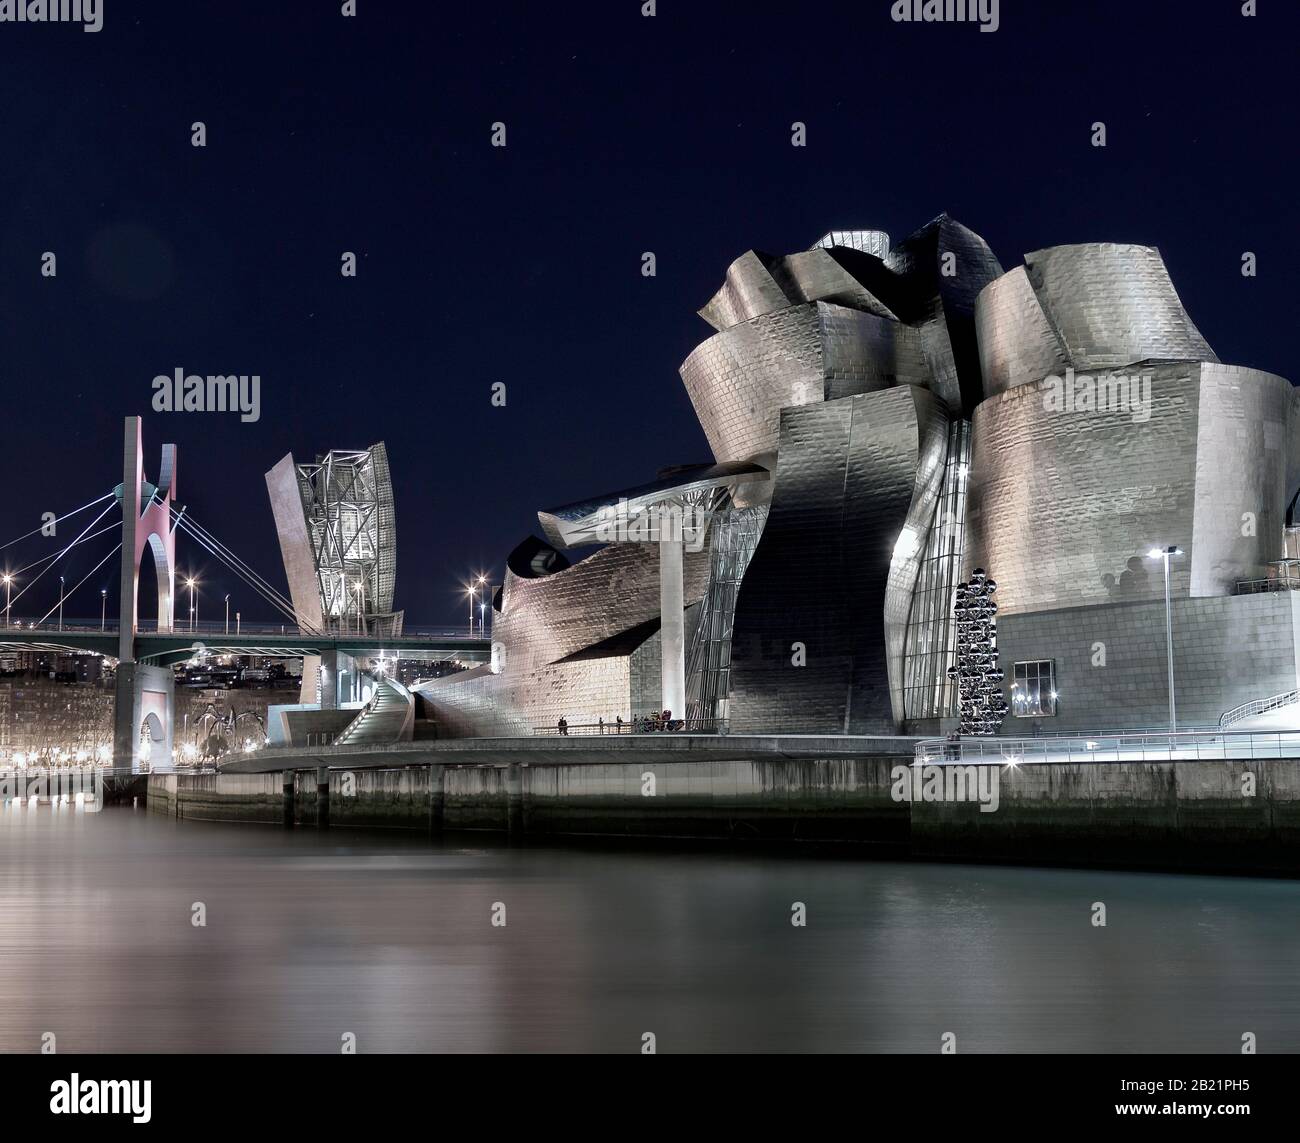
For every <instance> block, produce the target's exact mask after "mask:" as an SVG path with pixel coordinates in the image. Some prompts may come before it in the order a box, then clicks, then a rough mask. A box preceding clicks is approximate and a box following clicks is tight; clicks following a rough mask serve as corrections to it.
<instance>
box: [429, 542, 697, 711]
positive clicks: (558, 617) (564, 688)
mask: <svg viewBox="0 0 1300 1143" xmlns="http://www.w3.org/2000/svg"><path fill="white" fill-rule="evenodd" d="M683 564H684V566H683V579H684V594H685V598H686V602H687V604H688V605H689V604H694V603H696V602H698V601H699V599H700V597H701V596H702V595H703V594H704V589H705V585H706V582H707V579H708V572H709V549H708V546H707V545H705V546H704V548H703V549H702V550H700V551H698V552H686V553H684V556H683ZM658 628H659V555H658V552H657V550H656V545H654V544H637V543H628V544H610V545H609V546H608V547H605V548H602V549H600V550H599V551H597V552H595V553H593V554H592V555H590V556H588V557H587V558H586V559H585V560H582V561H580V562H578V563H576V564H573V565H572V566H570V567H565V568H561V569H559V570H557V571H554V572H551V573H550V574H546V575H543V576H541V577H540V578H530V579H525V578H522V577H520V576H518V575H516V574H515V573H514V572H513V571H507V573H506V580H505V584H504V587H503V590H502V596H501V609H500V613H499V614H498V615H497V616H496V618H495V620H494V622H493V625H492V643H493V650H494V655H493V665H492V668H490V669H476V670H473V671H467V672H465V673H463V674H458V675H450V676H447V677H445V678H441V679H436V680H434V681H432V682H430V683H427V684H425V685H424V686H422V687H420V688H419V690H418V693H419V695H420V697H421V699H422V700H423V702H424V703H425V704H426V705H427V706H429V707H431V708H432V711H433V714H434V717H435V718H436V719H437V721H438V724H439V728H440V732H441V733H444V734H447V735H449V736H471V735H491V734H530V733H532V730H533V728H535V727H553V726H555V725H556V723H557V722H558V721H559V719H560V718H561V717H563V718H565V719H567V720H568V722H569V723H570V724H572V725H574V726H578V725H581V724H584V723H592V724H594V723H596V721H597V720H598V719H601V718H603V719H604V720H605V722H606V723H609V724H613V722H614V720H615V719H616V718H617V717H619V716H622V718H623V720H624V721H625V722H626V721H628V720H629V719H630V718H631V717H633V716H634V715H641V714H647V713H649V712H650V710H652V709H656V710H657V709H658V694H657V692H654V688H653V686H649V685H647V684H646V679H647V677H649V678H651V679H653V678H657V676H658V662H659V639H658ZM652 692H654V693H653V698H650V697H649V696H650V695H651V693H652ZM647 703H648V705H646V704H647Z"/></svg>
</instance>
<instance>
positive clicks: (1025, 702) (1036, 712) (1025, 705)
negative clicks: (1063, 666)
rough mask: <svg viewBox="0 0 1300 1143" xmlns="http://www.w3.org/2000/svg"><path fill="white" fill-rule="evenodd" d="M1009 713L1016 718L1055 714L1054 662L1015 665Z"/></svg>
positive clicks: (1046, 660) (1040, 660)
mask: <svg viewBox="0 0 1300 1143" xmlns="http://www.w3.org/2000/svg"><path fill="white" fill-rule="evenodd" d="M1011 713H1012V714H1013V715H1015V716H1016V717H1017V718H1042V717H1044V716H1051V715H1054V714H1056V662H1055V660H1053V659H1038V660H1035V661H1033V662H1029V663H1017V664H1016V666H1015V672H1014V675H1013V677H1012V681H1011Z"/></svg>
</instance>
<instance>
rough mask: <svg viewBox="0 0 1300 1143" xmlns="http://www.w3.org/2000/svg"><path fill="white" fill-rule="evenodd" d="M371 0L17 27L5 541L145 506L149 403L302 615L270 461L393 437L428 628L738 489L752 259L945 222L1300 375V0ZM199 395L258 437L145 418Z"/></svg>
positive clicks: (6, 264)
mask: <svg viewBox="0 0 1300 1143" xmlns="http://www.w3.org/2000/svg"><path fill="white" fill-rule="evenodd" d="M340 2H341V0H340ZM340 2H335V0H314V2H310V3H309V2H306V0H277V2H275V3H263V2H258V3H253V2H247V3H228V2H221V3H218V2H202V0H183V2H182V0H167V2H157V3H146V2H143V0H141V2H133V0H104V4H105V19H104V29H103V31H102V32H100V33H98V34H93V35H92V34H86V33H84V32H82V31H81V30H80V29H79V28H77V27H73V26H61V25H57V24H51V25H28V24H21V25H16V24H0V107H2V108H3V110H2V111H0V155H3V160H2V161H0V392H2V393H3V399H4V413H5V424H6V427H7V429H8V432H7V433H6V434H5V444H6V448H5V462H6V470H7V471H6V480H7V486H8V492H7V494H6V495H5V496H4V497H3V501H2V502H0V542H2V541H3V540H6V539H8V538H10V537H12V536H15V535H17V534H19V533H21V532H25V531H27V530H29V529H30V528H33V527H36V526H37V525H38V524H39V517H40V513H41V512H43V511H47V510H48V511H56V512H60V511H64V510H66V509H68V508H71V507H75V506H76V505H79V504H81V503H83V502H84V501H86V500H89V499H91V498H92V497H93V496H95V495H98V494H100V493H101V492H104V491H107V490H108V489H110V488H111V487H112V486H113V485H114V484H116V483H117V481H118V480H119V479H120V463H121V462H120V454H119V450H120V436H121V419H122V417H123V416H124V415H126V414H128V413H143V414H145V415H146V421H145V424H146V440H147V448H148V452H149V454H150V456H151V458H155V459H151V460H150V461H149V466H150V467H151V468H154V469H156V455H157V449H158V446H159V445H161V443H162V442H163V441H164V440H168V441H175V442H176V444H177V445H178V447H179V450H180V460H179V465H178V468H179V478H180V479H179V499H180V501H181V502H182V503H186V504H188V505H189V506H190V507H191V510H192V511H193V512H194V513H195V515H196V516H197V517H198V519H199V520H201V521H202V522H203V523H205V524H206V525H207V526H208V527H209V528H210V529H212V530H213V531H214V532H215V533H216V534H217V535H218V536H219V537H221V538H222V539H224V540H226V541H227V542H228V543H230V544H231V546H232V547H234V548H235V549H236V550H237V551H239V552H240V553H241V555H243V556H244V557H245V558H246V559H247V560H248V561H249V562H250V563H252V564H253V565H254V566H255V567H257V568H258V569H259V570H261V571H262V572H263V574H265V575H267V576H268V577H269V578H271V579H272V580H273V581H274V582H276V583H278V584H280V585H283V573H282V571H281V569H280V562H279V553H278V549H277V547H276V544H275V538H274V531H273V527H272V521H271V514H270V509H269V506H268V503H267V499H266V491H265V485H264V482H263V473H264V472H265V470H266V469H268V468H269V467H270V466H271V465H272V464H273V463H274V462H275V461H276V460H278V459H279V458H280V457H281V456H282V455H283V454H284V453H285V452H287V451H289V450H290V449H292V450H293V451H294V452H295V453H296V454H298V456H299V457H300V458H309V457H310V456H312V455H313V454H314V453H315V452H316V451H317V450H322V451H323V450H325V449H328V448H331V447H335V448H348V447H361V446H364V445H366V444H369V443H370V442H371V441H373V440H376V439H384V440H386V441H387V442H388V446H389V451H390V455H391V459H392V466H393V476H394V483H395V487H396V496H397V522H398V552H399V568H398V580H397V593H398V598H397V605H398V606H404V607H405V608H406V609H407V618H408V622H409V623H441V622H456V621H462V615H463V612H462V607H461V605H460V603H459V602H458V599H459V597H458V596H457V595H456V594H455V591H454V589H455V586H456V583H457V581H458V580H459V579H461V578H463V577H464V576H465V575H467V574H468V573H469V572H471V571H473V570H476V569H478V568H479V567H480V566H481V567H483V568H485V569H487V568H492V569H494V570H495V571H496V573H497V574H498V575H499V574H500V571H501V569H502V567H503V563H504V557H505V554H506V553H507V552H508V551H509V549H510V548H511V547H512V546H513V545H514V544H515V543H516V542H518V540H520V539H521V538H522V537H523V536H524V535H525V534H526V533H527V532H529V531H531V530H535V527H536V520H535V516H534V512H535V510H536V509H537V508H539V507H546V506H550V505H553V504H557V503H563V502H566V501H569V500H572V499H576V498H578V497H580V496H583V495H586V494H589V493H596V492H600V491H605V490H609V489H614V488H618V487H623V486H626V485H633V484H637V483H641V482H643V481H645V480H647V479H649V478H651V477H652V476H653V475H654V473H655V471H656V470H657V469H658V468H660V467H662V466H664V465H668V464H675V463H686V462H692V461H698V460H702V459H708V457H709V452H708V448H707V446H706V444H705V440H704V436H703V434H702V433H701V432H700V430H699V428H698V425H697V423H696V421H695V418H694V415H693V413H692V411H691V407H690V403H689V401H688V400H687V398H686V395H685V392H684V390H683V388H682V385H681V382H680V380H679V378H678V376H677V367H678V365H679V364H680V363H681V361H682V359H683V358H684V357H685V356H686V355H687V354H688V353H689V352H690V350H691V349H692V348H693V347H694V346H695V344H697V343H698V342H699V341H701V340H703V339H704V337H705V336H706V335H707V334H708V333H709V332H710V330H709V328H708V327H707V326H706V325H705V324H704V322H703V321H702V320H700V319H699V318H698V317H696V316H695V313H694V311H695V310H696V309H697V308H698V307H699V306H700V305H702V304H703V303H704V302H705V301H707V299H708V298H709V296H710V295H711V294H712V293H713V291H714V290H715V289H716V288H717V286H718V284H719V283H720V281H721V279H722V275H723V273H724V271H725V269H726V266H727V265H728V263H729V262H730V261H731V260H732V259H733V258H735V257H736V256H737V255H738V254H740V253H742V252H743V251H744V250H746V249H748V248H750V247H757V248H759V249H766V250H770V251H773V252H776V253H788V252H790V251H793V250H797V249H801V248H804V247H806V246H808V245H809V244H810V243H811V242H812V241H813V240H814V239H816V238H817V237H818V235H820V234H821V233H823V232H824V231H825V230H827V229H830V228H853V227H877V228H881V229H885V230H888V231H889V232H890V233H891V234H892V235H893V237H894V239H895V241H897V240H899V239H901V238H902V237H904V236H905V235H906V234H907V233H908V232H910V231H911V230H913V229H915V228H917V227H919V226H920V225H922V224H923V223H925V222H926V221H928V220H929V219H930V218H932V217H933V216H934V215H936V214H938V213H939V212H940V211H942V210H948V211H949V212H950V213H951V214H953V215H954V216H955V217H956V218H958V219H960V220H961V221H962V222H964V223H966V224H967V225H968V226H970V227H972V228H973V229H974V230H976V231H977V232H979V233H980V234H982V235H983V236H984V237H985V238H986V239H987V240H988V241H989V243H990V244H991V245H992V247H993V249H994V251H995V252H996V253H997V254H998V256H999V258H1000V259H1001V261H1002V263H1003V265H1004V266H1005V267H1008V268H1010V267H1011V266H1013V265H1015V264H1017V263H1018V262H1019V261H1020V259H1021V257H1022V255H1023V254H1024V253H1025V252H1026V251H1029V250H1034V249H1038V248H1040V247H1042V246H1048V245H1054V244H1060V243H1068V242H1081V241H1095V240H1115V241H1126V242H1138V243H1144V244H1149V245H1156V246H1159V247H1160V248H1161V250H1162V251H1163V253H1164V256H1165V259H1166V261H1167V263H1168V265H1169V267H1170V270H1171V272H1172V274H1173V277H1174V282H1175V285H1176V286H1177V287H1178V289H1179V291H1180V293H1181V295H1182V297H1183V300H1184V302H1185V303H1186V305H1187V307H1188V309H1189V310H1190V312H1191V314H1192V316H1193V318H1194V320H1195V321H1196V322H1197V324H1198V325H1199V326H1200V328H1201V330H1202V332H1203V333H1204V334H1205V335H1206V337H1207V338H1208V339H1209V341H1210V343H1211V344H1212V345H1213V346H1214V347H1215V349H1216V350H1217V351H1218V353H1219V355H1220V357H1222V358H1223V359H1224V360H1225V361H1229V362H1233V363H1237V364H1245V365H1251V366H1256V367H1259V368H1263V369H1269V370H1272V371H1274V372H1277V373H1281V374H1282V375H1283V376H1288V377H1290V378H1291V379H1292V380H1293V381H1294V380H1297V379H1300V370H1297V368H1296V362H1295V359H1294V354H1293V352H1292V349H1293V346H1294V344H1295V327H1296V324H1297V320H1296V315H1295V312H1294V305H1293V299H1294V298H1295V296H1296V287H1297V281H1296V278H1297V272H1296V267H1297V265H1298V264H1300V239H1298V238H1297V229H1296V221H1295V211H1294V200H1295V187H1296V172H1295V169H1294V155H1295V152H1296V142H1297V130H1296V126H1297V110H1296V108H1297V100H1296V88H1295V84H1296V44H1297V31H1300V19H1298V13H1297V8H1298V7H1300V6H1297V4H1296V3H1295V2H1294V0H1261V4H1260V7H1261V9H1262V14H1261V15H1260V16H1258V17H1256V18H1254V19H1248V18H1243V17H1242V16H1241V14H1240V4H1239V3H1237V2H1236V0H1222V2H1212V0H1199V2H1196V3H1192V2H1180V3H1173V2H1163V0H1087V2H1086V3H1068V2H1065V0H1052V2H1050V3H1048V2H1046V0H1033V2H1030V0H1003V3H1002V4H1001V29H1000V30H999V31H998V32H997V33H996V34H987V33H981V32H979V31H978V30H977V28H975V27H974V26H970V25H956V26H942V25H934V24H926V25H907V24H895V23H893V22H892V21H891V20H890V19H889V8H890V4H889V3H888V0H854V2H846V3H831V2H826V3H819V2H811V3H803V4H793V3H780V4H778V3H767V2H760V3H742V2H739V0H736V2H732V3H710V2H708V0H689V2H688V0H661V2H660V3H659V14H658V15H657V16H656V17H655V18H653V19H645V18H642V17H641V15H640V0H601V2H600V3H584V4H569V3H559V2H556V3H543V2H540V0H530V2H520V3H487V2H482V3H477V2H476V3H471V4H464V5H459V6H457V5H452V4H450V3H431V2H420V3H416V2H414V0H411V2H398V0H359V15H358V16H357V18H355V19H345V18H343V17H342V16H341V15H340V12H339V9H340ZM456 7H461V8H463V9H464V10H463V11H455V8H456ZM195 120H203V121H204V122H205V123H206V124H207V128H208V146H207V148H206V149H195V148H193V147H191V145H190V124H191V123H192V122H193V121H195ZM495 120H503V121H504V122H505V123H506V124H507V127H508V132H509V134H508V140H509V145H508V147H506V148H505V149H494V148H492V147H491V146H490V145H489V135H490V127H491V124H492V123H493V121H495ZM794 120H802V121H804V122H806V123H807V125H808V139H809V145H808V147H807V148H806V149H796V148H794V147H792V146H791V145H790V125H791V123H792V121H794ZM1095 120H1102V121H1104V122H1105V123H1106V125H1107V129H1108V134H1109V146H1108V147H1107V148H1106V149H1105V150H1099V149H1096V148H1093V147H1092V146H1090V144H1089V134H1090V125H1091V124H1092V123H1093V122H1094V121H1095ZM46 250H52V251H54V252H56V253H57V255H58V258H59V264H58V265H59V273H58V277H57V278H56V279H53V280H47V279H44V278H42V277H41V276H40V273H39V269H40V257H41V254H42V252H43V251H46ZM345 250H352V251H355V252H357V254H358V257H359V259H360V274H359V277H358V278H357V279H355V280H347V279H344V278H342V277H341V276H340V274H339V258H340V255H341V253H342V252H343V251H345ZM647 250H650V251H654V252H655V254H656V255H657V258H658V276H657V277H656V278H653V279H646V278H643V277H642V276H641V273H640V256H641V253H642V252H643V251H647ZM1246 250H1253V251H1255V252H1257V253H1258V255H1259V257H1260V272H1259V277H1258V278H1256V279H1253V280H1251V279H1245V278H1243V277H1242V276H1241V274H1240V268H1239V267H1240V258H1241V254H1242V252H1243V251H1246ZM177 366H183V367H184V368H185V369H186V370H187V371H188V372H196V373H205V374H206V373H249V374H252V373H257V374H260V376H261V378H262V418H261V420H260V421H259V422H257V423H256V424H242V423H240V421H239V419H238V417H237V416H235V415H231V414H219V413H210V414H197V413H190V414H155V413H152V412H150V411H149V403H150V398H151V396H152V390H151V387H150V382H151V380H152V379H153V377H154V376H155V375H156V374H159V373H164V372H171V371H172V370H173V369H174V368H175V367H177ZM497 381H504V382H505V383H506V385H507V387H508V389H507V392H508V404H507V406H506V407H505V408H504V409H502V408H494V407H493V406H492V405H491V403H490V393H491V386H492V384H493V383H494V382H497ZM151 475H152V473H151ZM68 538H70V537H68ZM53 542H54V541H50V540H39V539H38V540H37V541H35V543H34V544H33V542H32V541H28V542H27V543H25V544H24V545H22V546H21V548H11V549H8V550H7V551H5V552H4V553H3V554H2V555H0V560H7V562H8V564H9V566H11V567H14V566H18V565H19V564H21V563H24V562H27V561H30V560H31V559H35V558H38V557H39V556H40V555H43V554H46V553H47V552H48V551H49V550H50V548H49V547H48V546H43V545H50V544H52V543H53ZM113 542H115V541H113ZM182 542H183V541H182ZM110 546H111V543H110V542H109V537H104V538H103V539H102V540H100V541H98V542H97V544H96V545H95V546H94V549H93V554H88V555H87V557H86V558H85V559H83V560H82V561H81V562H80V563H79V564H74V565H73V567H72V570H71V571H70V572H69V573H68V574H69V582H70V583H71V582H73V579H72V577H73V576H74V575H79V574H81V573H84V572H85V571H88V570H89V569H90V567H91V566H93V564H94V562H95V561H96V560H97V559H98V558H99V556H100V555H101V554H103V552H104V551H106V550H107V548H108V547H110ZM190 550H193V549H190ZM181 566H182V568H186V567H189V566H192V567H194V568H195V569H197V570H198V571H200V572H201V574H202V575H203V577H204V579H205V583H206V587H205V591H204V598H205V600H206V602H205V603H204V604H203V605H202V606H203V607H204V608H205V609H206V610H205V612H204V613H203V616H202V617H203V618H217V617H218V612H219V610H220V597H221V595H222V594H223V593H224V592H225V591H227V590H229V591H232V592H233V593H234V597H235V601H236V605H237V606H242V608H243V610H244V613H245V617H246V618H262V617H265V618H270V615H269V609H266V608H264V607H263V606H260V605H258V604H257V603H255V602H254V600H253V598H252V596H251V593H250V592H249V591H248V590H247V589H245V588H243V587H242V586H239V585H237V584H235V583H234V582H233V581H223V579H222V574H221V572H220V570H219V569H218V568H217V567H216V566H215V565H214V564H213V562H212V561H211V559H210V558H207V557H205V558H204V559H201V560H200V559H196V560H195V561H194V562H193V563H192V564H191V563H190V561H188V560H187V559H186V558H185V557H184V556H182V559H181ZM78 568H80V572H78ZM47 578H48V577H47ZM113 581H114V577H106V578H104V580H103V583H102V584H101V583H100V582H99V581H98V580H96V581H95V582H94V583H90V584H87V587H86V589H84V590H85V599H84V602H82V603H81V605H80V606H78V605H74V604H70V605H69V614H80V615H89V614H92V613H94V612H96V611H97V610H98V600H97V599H96V598H94V597H95V596H97V595H98V588H99V587H100V586H108V587H110V595H111V594H112V583H113ZM45 586H46V585H45V584H44V583H42V584H41V585H39V586H38V588H37V589H35V590H34V591H33V593H32V595H30V596H28V597H26V598H25V600H24V604H23V606H22V607H15V614H16V615H17V614H23V615H26V616H30V615H32V614H33V613H34V612H35V613H37V614H39V613H40V612H43V611H44V610H45V609H46V608H47V607H49V606H50V605H51V603H52V602H53V600H54V599H55V598H56V597H57V580H55V581H54V582H53V584H52V585H51V586H50V587H49V589H48V590H47V591H46V592H45V594H44V595H41V596H40V597H39V598H38V599H34V598H33V597H35V596H37V594H38V592H40V591H41V589H43V588H45ZM29 600H30V601H32V602H33V604H35V605H38V606H32V607H28V606H27V601H29Z"/></svg>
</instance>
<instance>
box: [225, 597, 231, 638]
mask: <svg viewBox="0 0 1300 1143" xmlns="http://www.w3.org/2000/svg"><path fill="white" fill-rule="evenodd" d="M226 634H227V635H229V634H230V596H229V595H227V596H226Z"/></svg>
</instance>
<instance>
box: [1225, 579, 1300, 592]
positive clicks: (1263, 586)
mask: <svg viewBox="0 0 1300 1143" xmlns="http://www.w3.org/2000/svg"><path fill="white" fill-rule="evenodd" d="M1261 591H1300V576H1294V575H1280V576H1276V577H1274V578H1273V579H1239V580H1237V594H1238V595H1255V594H1256V593H1258V592H1261Z"/></svg>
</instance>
